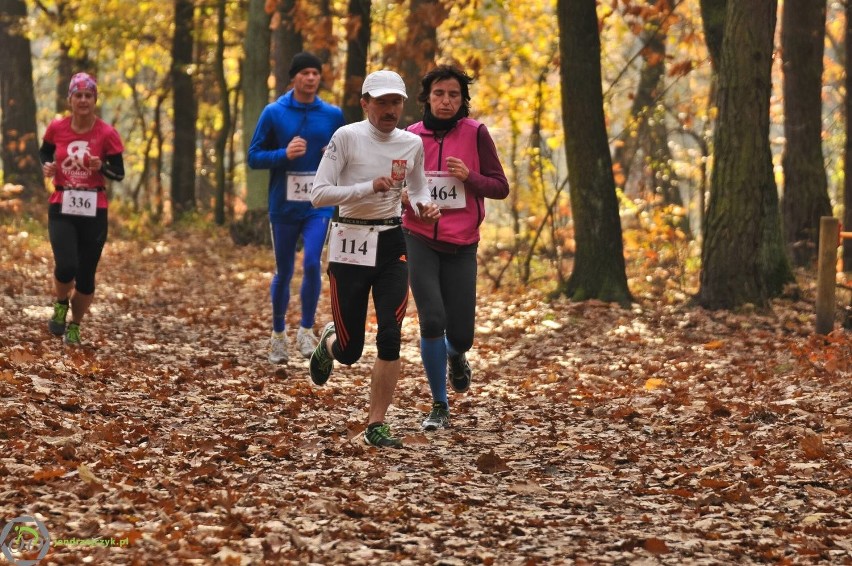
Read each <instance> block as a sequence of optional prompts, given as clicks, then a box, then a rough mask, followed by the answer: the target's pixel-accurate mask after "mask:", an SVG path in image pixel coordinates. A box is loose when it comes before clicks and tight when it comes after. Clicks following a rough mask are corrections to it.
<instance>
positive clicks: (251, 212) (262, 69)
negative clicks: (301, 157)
mask: <svg viewBox="0 0 852 566" xmlns="http://www.w3.org/2000/svg"><path fill="white" fill-rule="evenodd" d="M264 7H265V1H264V0H249V14H248V27H247V29H246V37H245V49H244V51H245V54H246V58H245V63H244V64H243V66H242V79H241V81H240V82H241V83H242V85H243V111H242V114H243V136H242V139H243V155H248V146H249V143H251V134H250V133H249V132H254V129H255V127H256V126H257V120H258V118H259V117H260V113H261V112H262V111H263V108H264V107H265V106H266V105H267V104H269V74H270V67H269V53H270V45H271V33H270V31H269V21H270V17H271V16H270V14H269V13H267V12H266V11H265V9H264ZM245 170H246V209H247V210H246V213H245V214H244V215H243V217H242V218H240V219H239V220H238V221H236V222H234V223H233V224H231V229H230V232H231V239H232V240H233V242H234V243H235V244H238V245H246V244H261V243H268V242H270V241H271V236H270V234H269V215H268V212H267V208H268V206H269V204H268V200H267V197H268V195H269V171H266V170H263V169H252V168H251V167H249V166H248V165H247V164H246V165H245Z"/></svg>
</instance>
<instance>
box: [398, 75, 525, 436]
mask: <svg viewBox="0 0 852 566" xmlns="http://www.w3.org/2000/svg"><path fill="white" fill-rule="evenodd" d="M471 82H473V79H472V78H471V77H470V76H468V75H467V74H466V73H464V72H463V71H461V70H459V69H457V68H456V67H452V66H448V65H442V66H439V67H437V68H435V69H433V70H432V71H429V73H427V74H426V76H424V77H423V80H422V86H423V89H422V92H421V93H420V96H419V97H418V100H419V101H420V102H422V103H423V105H424V109H423V120H422V121H421V122H417V123H416V124H412V125H411V126H409V127H408V128H407V129H408V130H409V131H410V132H413V133H415V134H417V135H418V136H420V138H421V139H422V140H423V147H424V149H425V162H424V164H425V169H426V178H427V180H428V183H429V191H430V192H431V194H432V200H433V201H434V202H436V203H437V204H438V205H439V206H440V207H441V218H440V220H439V221H438V222H437V223H433V224H429V223H426V222H423V221H422V220H420V219H418V217H417V215H416V214H414V212H413V211H412V210H411V209H410V208H409V207H408V206H406V209H405V211H404V213H403V220H402V226H403V231H404V233H405V242H406V246H407V249H408V273H409V281H410V284H411V292H412V294H413V295H414V301H415V303H416V305H417V312H418V315H419V319H420V355H421V359H422V360H423V367H424V369H425V371H426V377H427V378H428V379H429V388H430V390H431V392H432V411H431V412H430V413H429V416H428V417H427V418H426V420H424V421H423V424H422V427H423V428H424V429H425V430H437V429H440V428H445V427H448V426H449V423H450V408H449V401H448V397H447V373H448V372H449V382H450V385H451V387H452V388H453V389H454V390H455V391H456V392H458V393H463V392H465V391H467V390H468V388H469V387H470V381H471V373H472V372H471V369H470V365H469V364H468V361H467V358H466V356H465V353H466V352H467V351H468V350H470V348H471V346H473V329H474V317H475V313H476V268H477V264H476V250H477V246H478V244H479V225H480V224H482V221H483V220H484V218H485V199H486V198H491V199H504V198H506V197H507V196H508V195H509V182H508V181H507V180H506V175H505V174H504V173H503V166H502V165H501V164H500V159H499V157H498V156H497V149H496V147H495V146H494V140H492V139H491V135H490V134H489V133H488V129H487V128H486V127H485V125H484V124H481V123H479V122H477V121H476V120H473V119H471V118H469V117H468V115H469V114H470V92H469V89H468V87H469V85H470V83H471Z"/></svg>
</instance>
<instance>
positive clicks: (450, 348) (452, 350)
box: [444, 336, 459, 356]
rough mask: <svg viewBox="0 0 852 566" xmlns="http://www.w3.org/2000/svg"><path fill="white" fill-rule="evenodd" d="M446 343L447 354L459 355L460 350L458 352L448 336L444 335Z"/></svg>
mask: <svg viewBox="0 0 852 566" xmlns="http://www.w3.org/2000/svg"><path fill="white" fill-rule="evenodd" d="M444 344H446V346H447V356H458V355H459V352H457V351H456V349H455V348H453V345H452V344H450V341H449V340H447V337H446V336H444Z"/></svg>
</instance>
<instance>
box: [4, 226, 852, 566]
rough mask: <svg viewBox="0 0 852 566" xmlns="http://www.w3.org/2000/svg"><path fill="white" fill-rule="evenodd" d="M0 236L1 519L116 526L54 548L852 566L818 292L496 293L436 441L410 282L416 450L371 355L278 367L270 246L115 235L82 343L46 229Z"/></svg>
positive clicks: (57, 534)
mask: <svg viewBox="0 0 852 566" xmlns="http://www.w3.org/2000/svg"><path fill="white" fill-rule="evenodd" d="M2 239H3V240H2V242H0V244H2V246H0V272H2V274H3V276H2V282H0V290H2V291H3V292H2V294H0V315H2V320H3V321H4V330H5V332H4V333H3V337H2V338H0V396H2V399H3V402H2V404H0V422H2V428H0V448H2V449H0V486H2V491H3V497H2V498H0V512H2V517H3V518H4V524H5V521H8V520H11V519H13V518H15V517H18V516H22V515H28V516H34V517H36V518H38V519H39V520H41V521H43V523H44V524H45V526H46V528H47V529H48V530H49V532H50V536H51V539H52V540H53V541H57V540H60V539H71V538H77V539H88V538H96V537H102V538H103V539H110V538H111V537H112V538H113V539H115V540H116V541H124V542H125V545H124V546H123V547H117V546H113V547H100V546H97V547H92V546H81V545H77V546H61V545H59V544H56V543H54V544H53V545H52V546H51V548H50V551H49V553H48V555H47V557H46V558H44V559H43V560H42V561H41V562H40V564H80V563H83V562H84V561H90V562H91V563H93V564H164V565H171V564H217V563H221V564H243V565H245V564H306V563H314V564H447V565H453V564H495V565H504V564H604V563H612V564H627V563H630V564H644V563H647V564H686V563H688V564H720V563H738V564H751V563H754V564H758V563H780V564H800V563H801V564H812V563H814V564H815V563H824V564H852V536H850V535H852V511H850V509H852V507H850V501H852V497H850V496H851V495H852V494H851V493H850V492H852V475H851V474H850V469H852V428H851V427H850V424H851V423H852V401H850V378H852V361H851V360H852V339H850V335H849V334H848V333H844V332H842V331H838V332H837V333H835V334H833V335H831V336H830V337H829V338H828V339H822V338H815V337H813V336H811V329H812V326H813V317H812V307H811V305H810V304H809V303H807V302H802V303H795V304H794V303H789V302H779V303H778V304H777V305H776V307H775V308H774V309H773V311H772V312H771V313H746V314H738V315H734V314H731V313H726V312H725V313H708V312H705V311H703V310H700V309H693V308H690V307H686V306H684V305H658V304H652V303H647V304H642V305H637V306H635V308H634V309H633V310H632V311H631V310H623V309H620V308H618V307H613V306H609V305H603V304H595V303H583V304H569V303H565V302H559V303H556V304H546V303H544V302H543V300H542V297H541V296H540V295H538V294H536V293H534V292H529V293H520V294H517V293H516V294H504V295H496V294H487V293H486V290H482V291H481V297H480V308H479V312H478V320H477V322H478V325H479V328H478V330H477V332H478V334H477V342H476V345H475V350H474V351H473V352H472V354H471V356H470V360H471V363H472V365H473V366H474V385H473V387H472V389H471V391H470V392H469V393H468V394H466V395H461V396H458V395H457V396H455V397H451V404H452V425H453V426H452V429H450V430H447V431H441V432H438V433H430V434H428V435H427V434H423V433H422V432H420V430H419V423H420V421H421V420H422V418H423V416H424V413H425V412H427V411H428V409H429V404H430V399H429V396H428V388H427V386H426V383H425V378H423V377H422V373H421V370H420V369H419V367H418V361H419V354H418V351H417V327H416V312H414V308H413V303H412V308H411V311H410V315H411V316H410V317H409V318H408V319H407V320H406V323H405V326H404V338H403V339H404V343H405V346H404V351H403V366H404V369H403V377H402V379H401V382H400V386H399V389H398V392H397V396H396V402H395V404H394V406H393V407H392V408H391V411H390V414H389V418H388V421H389V422H390V424H391V425H392V426H393V428H394V430H395V431H396V432H399V433H402V434H404V435H405V440H406V447H405V448H404V449H402V450H393V451H379V450H376V449H372V448H370V447H367V446H365V445H364V444H363V442H362V440H361V434H360V433H361V431H362V430H363V427H364V425H365V418H366V406H367V393H368V386H369V368H370V365H371V363H372V360H373V357H374V355H375V350H374V349H372V348H370V347H368V349H367V351H366V352H365V356H364V358H363V359H362V361H361V362H360V363H358V364H356V365H355V366H352V367H345V366H340V365H337V366H336V367H335V370H334V373H333V374H332V377H331V380H330V382H329V384H328V385H327V386H325V387H323V388H317V387H315V386H313V385H312V384H310V381H309V378H308V374H307V369H306V368H307V365H306V361H305V360H301V359H294V360H291V361H290V363H289V364H288V365H286V366H281V367H279V368H274V367H271V366H270V365H269V364H268V363H267V362H266V360H265V356H266V341H267V339H268V322H267V319H268V310H269V307H268V305H267V296H268V285H269V280H270V277H271V273H270V269H271V257H270V253H269V252H268V251H267V250H262V249H254V248H234V247H232V246H231V245H230V243H229V242H228V240H227V239H225V238H222V237H220V236H217V235H215V234H214V235H211V234H204V235H202V234H181V235H179V236H170V237H168V238H166V239H163V240H160V241H157V242H147V243H140V242H124V241H113V242H110V244H108V248H107V252H106V255H105V258H104V260H103V264H102V268H101V271H100V275H99V287H98V298H97V301H96V308H95V310H94V312H93V313H92V314H91V315H90V317H89V318H88V319H87V321H86V324H85V326H84V328H83V330H84V334H83V339H84V341H85V342H86V343H87V345H86V346H85V347H83V348H81V349H74V350H71V349H67V348H66V347H64V346H63V345H62V344H61V341H60V340H59V339H56V338H53V337H51V336H50V335H48V333H47V331H46V328H45V320H46V317H47V316H48V315H49V313H50V309H49V301H50V299H49V287H48V284H47V283H48V281H49V277H50V272H51V271H50V270H51V265H50V259H49V258H50V254H49V249H48V248H47V247H46V246H45V245H44V243H33V242H31V241H30V240H31V239H26V240H24V239H22V238H20V237H18V236H14V235H10V236H7V235H3V236H2ZM325 291H326V292H327V289H326V290H325ZM328 313H329V310H328V303H327V295H325V294H324V296H323V298H322V301H321V304H320V316H319V320H318V323H317V326H318V327H320V326H321V325H322V324H323V323H324V322H325V321H326V320H327V319H328ZM297 315H298V313H297V312H296V311H295V310H293V309H291V313H290V323H292V325H295V324H296V322H297ZM371 336H372V335H370V337H371ZM368 340H369V338H368ZM0 543H2V541H0Z"/></svg>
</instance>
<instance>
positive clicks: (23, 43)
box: [0, 0, 44, 201]
mask: <svg viewBox="0 0 852 566" xmlns="http://www.w3.org/2000/svg"><path fill="white" fill-rule="evenodd" d="M26 18H27V5H26V3H25V2H23V1H22V0H0V53H2V54H3V55H2V56H0V114H2V120H0V133H2V140H0V142H2V149H0V159H2V161H3V180H4V182H6V183H12V184H14V185H21V186H23V191H22V192H21V195H20V198H21V199H22V200H24V201H31V200H33V198H34V197H36V196H42V191H43V190H44V175H42V172H41V163H40V162H39V158H38V143H39V142H38V128H37V124H36V102H35V90H34V86H33V64H32V52H31V50H30V40H29V39H27V35H26V33H25V31H26V30H25V29H24V25H25V23H26Z"/></svg>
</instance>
